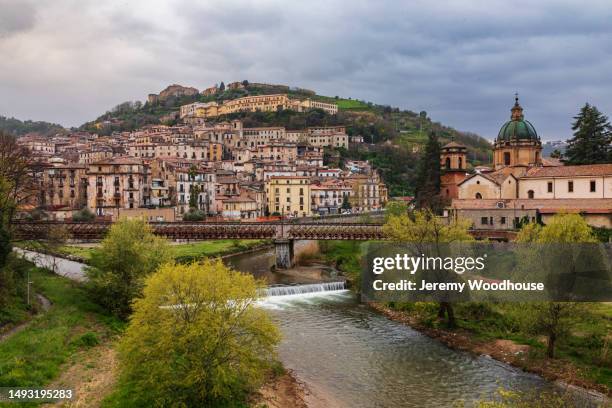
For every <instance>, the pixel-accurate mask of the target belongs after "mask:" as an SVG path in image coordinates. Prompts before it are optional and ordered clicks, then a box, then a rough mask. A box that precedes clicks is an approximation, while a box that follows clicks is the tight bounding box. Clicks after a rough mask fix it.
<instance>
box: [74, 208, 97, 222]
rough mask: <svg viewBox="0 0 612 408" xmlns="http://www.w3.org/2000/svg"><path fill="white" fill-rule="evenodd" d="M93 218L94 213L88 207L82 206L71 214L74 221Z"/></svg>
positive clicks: (85, 220)
mask: <svg viewBox="0 0 612 408" xmlns="http://www.w3.org/2000/svg"><path fill="white" fill-rule="evenodd" d="M95 218H96V216H95V214H94V213H92V212H91V211H89V209H88V208H83V209H82V210H80V211H77V212H75V213H74V214H72V221H75V222H87V221H93V220H94V219H95Z"/></svg>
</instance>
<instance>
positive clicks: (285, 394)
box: [250, 370, 309, 408]
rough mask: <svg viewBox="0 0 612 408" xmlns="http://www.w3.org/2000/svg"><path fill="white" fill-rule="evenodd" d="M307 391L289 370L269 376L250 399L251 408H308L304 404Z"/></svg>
mask: <svg viewBox="0 0 612 408" xmlns="http://www.w3.org/2000/svg"><path fill="white" fill-rule="evenodd" d="M306 398H307V391H306V389H305V386H304V384H302V383H300V382H299V381H298V380H297V378H296V377H295V375H294V373H293V372H292V371H290V370H285V371H284V372H283V373H281V374H278V375H271V376H270V378H269V379H268V381H267V382H266V384H264V385H263V386H262V387H261V388H260V389H259V391H258V392H257V393H256V394H255V395H254V396H253V397H252V400H251V402H250V405H251V406H252V407H261V406H265V407H267V408H287V407H293V408H309V406H308V404H307V403H306Z"/></svg>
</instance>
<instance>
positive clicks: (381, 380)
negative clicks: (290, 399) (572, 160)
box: [19, 250, 592, 408]
mask: <svg viewBox="0 0 612 408" xmlns="http://www.w3.org/2000/svg"><path fill="white" fill-rule="evenodd" d="M19 252H21V253H22V254H24V255H25V256H26V257H27V258H29V259H31V260H32V261H34V262H35V263H36V264H38V265H40V266H45V267H49V266H50V265H49V264H50V263H54V264H56V267H57V268H56V271H57V272H58V273H60V274H62V275H64V276H67V277H69V278H71V279H75V280H83V279H84V275H83V268H84V265H82V264H79V263H76V262H73V261H67V260H62V259H57V258H56V259H54V258H52V257H50V256H48V255H42V254H37V253H33V252H31V251H23V250H19ZM273 257H274V252H273V251H272V250H262V251H258V252H254V253H251V254H242V255H237V256H234V257H229V258H226V260H225V261H226V263H228V264H229V265H231V266H232V267H234V268H235V269H238V270H241V271H243V272H249V273H252V274H254V275H255V276H257V277H259V278H263V279H266V280H267V281H268V282H269V283H271V284H272V285H290V286H291V287H290V289H286V288H285V287H283V286H276V287H274V288H273V289H270V293H271V294H279V293H297V294H292V295H285V296H269V297H267V298H265V299H264V300H262V301H261V302H260V305H261V307H265V308H266V309H268V310H269V311H270V313H271V315H272V317H273V319H274V320H275V321H276V322H277V323H278V325H279V326H280V328H281V331H282V335H283V339H282V341H281V343H280V345H279V348H278V353H279V357H280V359H281V361H282V362H283V364H284V365H285V367H287V368H289V369H291V370H292V371H293V372H294V373H295V375H296V376H297V377H298V379H299V380H301V381H302V382H304V383H305V384H306V385H307V388H308V389H309V390H310V392H311V394H310V395H309V396H308V402H309V403H311V404H312V406H313V407H325V408H332V407H364V408H365V407H368V408H370V407H379V408H386V407H451V406H453V404H455V403H457V402H459V401H464V402H465V404H466V407H469V406H471V402H472V401H475V400H478V399H479V398H483V397H490V396H491V394H492V393H493V392H494V391H495V390H496V389H497V388H499V387H500V386H502V387H505V388H508V389H512V390H527V391H530V392H538V391H541V390H550V389H553V388H554V386H553V385H552V384H550V383H548V382H546V381H544V380H543V379H541V378H540V377H538V376H535V375H531V374H528V373H525V372H522V371H520V370H516V369H514V368H512V367H510V366H507V365H505V364H502V363H499V362H497V361H495V360H493V359H491V358H488V357H486V356H473V355H471V354H468V353H463V352H458V351H454V350H451V349H449V348H447V347H446V346H444V345H442V344H441V343H439V342H438V341H436V340H433V339H431V338H429V337H427V336H424V335H422V334H420V333H419V332H417V331H415V330H413V329H411V328H409V327H407V326H405V325H403V324H400V323H396V322H394V321H391V320H389V319H387V318H386V317H384V316H382V315H380V314H378V313H376V312H374V311H373V310H371V309H370V308H368V307H367V306H365V305H363V304H360V303H359V301H358V299H357V298H356V297H355V295H354V294H353V293H352V292H350V291H348V290H344V289H339V288H342V287H343V285H339V284H338V283H321V284H318V285H317V284H313V282H321V281H323V282H324V281H331V282H334V281H338V278H337V276H334V273H333V271H332V270H330V268H325V267H320V266H315V267H310V268H308V267H297V268H294V269H292V270H289V271H285V272H283V273H280V272H271V271H270V266H271V265H272V264H273ZM298 284H305V285H298ZM314 290H319V291H318V292H314ZM301 292H308V293H301ZM588 405H592V404H588V403H586V404H585V406H588Z"/></svg>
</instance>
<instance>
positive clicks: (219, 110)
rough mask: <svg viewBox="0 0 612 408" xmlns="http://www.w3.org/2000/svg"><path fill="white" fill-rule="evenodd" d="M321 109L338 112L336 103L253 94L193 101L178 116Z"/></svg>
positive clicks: (333, 112) (195, 116)
mask: <svg viewBox="0 0 612 408" xmlns="http://www.w3.org/2000/svg"><path fill="white" fill-rule="evenodd" d="M315 108H316V109H323V110H324V111H326V112H327V113H329V114H331V115H335V114H336V113H338V105H336V104H333V103H326V102H320V101H314V100H311V99H305V100H299V99H293V98H290V97H289V96H288V95H287V94H275V95H253V96H245V97H242V98H237V99H232V100H228V101H225V102H223V103H217V102H206V103H204V102H194V103H190V104H187V105H183V106H181V108H180V118H181V119H183V120H185V119H186V118H212V117H217V116H220V115H227V114H231V113H236V112H257V111H260V112H276V111H278V110H288V109H290V110H294V111H297V112H303V111H305V110H308V109H315Z"/></svg>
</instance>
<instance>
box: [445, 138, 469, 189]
mask: <svg viewBox="0 0 612 408" xmlns="http://www.w3.org/2000/svg"><path fill="white" fill-rule="evenodd" d="M440 168H441V169H442V175H441V176H440V194H441V196H442V197H443V198H446V199H453V198H458V197H459V189H458V187H457V184H459V183H460V182H462V181H463V179H465V175H466V171H467V147H465V146H464V145H462V144H461V143H457V142H455V141H454V140H451V141H450V143H447V144H445V145H444V146H442V149H441V151H440Z"/></svg>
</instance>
